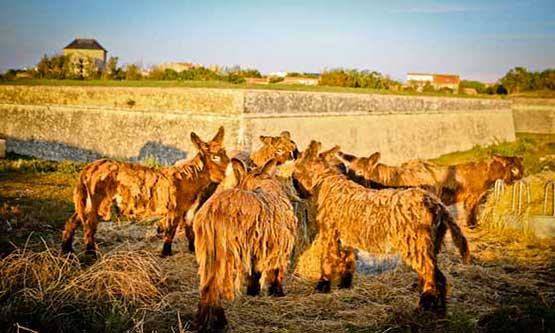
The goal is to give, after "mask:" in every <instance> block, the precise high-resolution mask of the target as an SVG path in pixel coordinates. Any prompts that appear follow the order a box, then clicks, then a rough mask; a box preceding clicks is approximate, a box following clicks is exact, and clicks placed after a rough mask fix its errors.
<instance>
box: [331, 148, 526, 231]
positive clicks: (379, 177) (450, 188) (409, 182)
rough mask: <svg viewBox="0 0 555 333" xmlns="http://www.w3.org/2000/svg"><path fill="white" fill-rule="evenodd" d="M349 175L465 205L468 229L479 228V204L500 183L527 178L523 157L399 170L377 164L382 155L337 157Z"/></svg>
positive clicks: (423, 164)
mask: <svg viewBox="0 0 555 333" xmlns="http://www.w3.org/2000/svg"><path fill="white" fill-rule="evenodd" d="M338 156H340V157H341V158H342V159H343V160H344V161H345V163H346V164H347V166H348V168H349V170H350V171H352V172H354V173H355V174H356V175H357V176H360V177H363V178H364V179H366V180H369V181H374V182H378V183H381V184H383V185H386V186H418V187H422V188H424V189H426V190H428V191H430V192H432V193H434V194H436V195H437V196H439V197H440V198H441V201H442V202H443V203H444V204H445V205H448V206H449V205H453V204H456V203H459V202H462V203H464V205H465V208H466V211H467V212H468V215H467V225H468V226H470V227H474V226H476V224H477V215H478V208H479V203H480V201H481V199H482V198H483V196H484V195H485V194H486V191H487V190H488V189H489V188H490V187H491V186H492V185H493V184H494V183H495V181H496V180H497V179H503V181H504V182H505V183H506V184H512V183H513V182H514V181H515V180H518V179H521V178H522V176H523V174H524V171H523V170H524V168H523V166H522V157H509V156H500V155H494V156H493V159H492V160H489V161H482V162H469V163H464V164H459V165H450V166H441V165H437V164H434V163H431V162H426V161H420V160H417V161H410V162H407V163H404V164H402V165H401V166H399V167H395V166H388V165H384V164H382V163H378V160H379V159H380V153H374V154H372V155H371V156H370V157H368V158H366V157H362V158H356V157H354V156H352V155H348V154H343V153H338Z"/></svg>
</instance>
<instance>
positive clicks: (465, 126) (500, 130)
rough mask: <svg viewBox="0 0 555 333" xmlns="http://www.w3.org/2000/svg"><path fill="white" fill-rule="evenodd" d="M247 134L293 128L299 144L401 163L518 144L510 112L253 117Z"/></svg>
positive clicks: (254, 143) (272, 132)
mask: <svg viewBox="0 0 555 333" xmlns="http://www.w3.org/2000/svg"><path fill="white" fill-rule="evenodd" d="M248 123H249V129H248V131H247V132H248V133H251V134H252V137H253V138H255V139H254V140H252V143H253V145H254V147H256V146H258V145H259V143H258V140H257V139H256V138H257V137H258V136H259V135H261V134H267V133H270V134H273V135H278V134H279V133H280V131H281V130H282V129H288V130H289V131H290V132H291V135H292V136H293V138H294V139H295V141H296V142H297V144H298V145H299V147H303V148H304V147H306V146H307V145H308V143H309V142H310V140H312V139H316V140H318V141H321V142H322V144H323V147H324V148H331V147H332V146H333V145H335V144H338V145H340V146H341V148H342V149H343V150H344V151H346V152H349V153H352V154H355V155H359V156H361V155H362V156H368V155H370V154H371V153H373V152H376V151H379V152H381V153H382V161H384V162H386V163H392V164H398V163H401V162H404V161H407V160H411V159H417V158H423V159H427V158H433V157H437V156H439V155H442V154H447V153H450V152H454V151H462V150H467V149H471V148H472V147H473V146H474V145H477V144H479V145H487V144H491V143H493V141H494V140H502V141H514V140H515V133H514V127H513V125H512V123H513V119H512V115H511V113H510V110H473V111H463V110H459V111H457V112H434V113H405V114H384V113H382V114H350V115H325V114H318V115H303V116H299V117H295V118H290V117H281V118H270V117H268V118H251V119H249V121H248Z"/></svg>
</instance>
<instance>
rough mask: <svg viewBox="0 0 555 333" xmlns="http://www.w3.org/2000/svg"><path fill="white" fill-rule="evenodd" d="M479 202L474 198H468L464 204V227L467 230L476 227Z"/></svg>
mask: <svg viewBox="0 0 555 333" xmlns="http://www.w3.org/2000/svg"><path fill="white" fill-rule="evenodd" d="M479 206H480V205H479V200H478V199H476V198H474V197H469V198H467V199H466V200H465V202H464V207H465V210H466V212H467V213H466V225H467V226H468V227H469V228H475V227H476V226H477V225H478V209H479Z"/></svg>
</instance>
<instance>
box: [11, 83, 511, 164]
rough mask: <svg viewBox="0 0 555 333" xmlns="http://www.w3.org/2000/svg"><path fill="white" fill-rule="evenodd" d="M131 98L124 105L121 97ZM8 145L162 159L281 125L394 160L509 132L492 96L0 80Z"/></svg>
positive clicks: (240, 144) (86, 155)
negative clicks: (196, 139)
mask: <svg viewBox="0 0 555 333" xmlns="http://www.w3.org/2000/svg"><path fill="white" fill-rule="evenodd" d="M128 100H133V101H135V104H134V105H132V106H130V105H128V103H127V101H128ZM0 114H1V115H2V116H1V118H0V135H2V136H5V137H7V139H8V141H7V149H8V151H14V152H18V153H22V154H29V155H35V156H39V157H44V158H49V159H65V158H68V159H81V160H83V159H85V160H91V159H95V158H99V157H100V156H107V157H116V158H124V159H131V160H135V159H137V158H139V159H140V158H145V157H147V156H148V155H153V156H156V157H157V159H158V160H159V161H162V162H165V163H170V162H173V161H174V160H176V159H179V158H182V157H183V156H184V155H185V154H186V153H187V152H190V151H191V150H192V147H191V144H190V140H189V133H190V132H191V131H195V132H197V134H199V135H200V136H201V137H202V138H204V139H209V138H210V137H211V136H212V135H214V133H216V130H217V128H218V126H220V125H224V126H225V128H226V145H227V147H229V150H231V149H237V148H240V149H247V150H251V149H255V148H256V147H258V146H259V141H258V139H257V138H258V136H259V135H262V134H264V135H278V134H279V133H280V132H281V131H282V130H289V131H290V132H291V133H292V135H293V138H294V140H296V141H297V142H298V144H299V146H300V148H301V149H303V148H304V147H305V146H306V145H307V144H308V142H310V140H311V139H317V140H320V141H322V142H323V144H324V146H325V147H326V146H331V145H333V144H339V145H341V146H342V147H343V149H344V150H345V151H348V152H351V153H354V154H360V155H368V154H370V153H372V152H373V151H377V150H379V151H381V152H382V156H383V160H384V161H386V162H388V163H400V162H403V161H406V160H409V159H414V158H431V157H435V156H438V155H441V154H444V153H448V152H452V151H457V150H465V149H469V148H471V147H472V146H474V145H476V144H488V143H491V142H492V141H493V140H502V141H512V140H514V139H515V136H514V124H513V117H512V113H511V109H510V102H508V101H503V100H492V99H469V98H443V97H441V98H440V97H408V96H394V95H385V96H384V95H362V94H360V95H359V94H334V93H304V92H276V91H262V90H261V91H254V90H253V91H250V90H223V89H222V90H219V89H187V88H119V87H118V88H110V87H38V86H33V87H14V86H0Z"/></svg>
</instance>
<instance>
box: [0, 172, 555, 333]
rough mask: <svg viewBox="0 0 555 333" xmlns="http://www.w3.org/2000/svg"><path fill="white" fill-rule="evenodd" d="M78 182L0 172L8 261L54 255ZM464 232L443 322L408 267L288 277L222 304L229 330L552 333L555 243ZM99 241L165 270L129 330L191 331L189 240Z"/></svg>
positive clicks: (130, 235) (133, 228)
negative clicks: (466, 253)
mask: <svg viewBox="0 0 555 333" xmlns="http://www.w3.org/2000/svg"><path fill="white" fill-rule="evenodd" d="M76 176H77V172H76V171H72V170H70V171H67V170H65V169H64V170H61V169H60V168H58V167H54V169H53V170H42V169H40V168H38V169H31V170H29V169H24V170H23V169H22V170H18V169H14V168H6V169H4V170H0V228H1V230H0V231H1V235H0V254H1V256H2V257H6V256H7V255H9V254H10V253H11V252H12V251H14V249H15V248H20V249H21V248H22V247H26V248H27V249H29V250H33V251H44V249H45V246H47V247H49V248H50V249H51V251H52V253H56V254H57V251H58V249H59V246H60V239H61V233H62V230H63V223H64V222H65V220H66V219H67V218H68V217H69V216H70V215H71V213H72V211H73V208H72V205H71V192H72V186H73V183H74V181H75V179H76ZM464 231H465V233H466V235H467V237H468V239H469V243H470V248H471V253H472V263H471V264H469V265H465V264H462V261H461V259H460V257H459V255H458V253H457V252H456V251H455V248H454V246H453V244H452V243H451V240H450V238H449V237H448V238H447V240H446V245H445V247H444V249H443V251H442V253H441V255H440V258H439V262H440V268H441V270H442V271H443V272H444V274H445V276H446V277H447V281H448V283H449V286H450V292H449V296H448V315H447V317H446V318H436V317H434V316H433V315H432V314H429V313H424V314H416V313H415V311H414V310H415V308H416V305H417V302H418V298H419V292H418V288H417V284H416V282H417V278H416V274H415V273H414V272H412V271H411V270H410V269H408V268H407V267H405V266H404V265H402V264H401V265H398V266H396V267H395V268H393V269H390V270H387V271H385V272H383V273H380V274H377V275H375V274H374V275H372V274H358V275H356V276H355V279H354V287H353V288H352V289H349V290H338V289H336V288H333V289H332V292H331V293H329V294H319V293H316V292H315V291H314V287H315V282H314V281H311V280H309V279H304V278H302V277H300V276H297V275H295V274H292V273H291V274H288V276H287V278H286V281H285V293H286V296H285V297H282V298H271V297H268V296H261V297H247V296H244V295H239V296H238V297H237V298H236V299H235V300H234V301H233V302H227V303H225V305H224V308H225V311H226V315H227V317H228V320H229V322H230V329H231V331H232V332H318V333H321V332H405V331H417V332H420V331H421V332H428V331H449V332H468V331H484V332H501V331H502V332H519V331H530V332H553V331H555V241H553V240H538V239H534V238H530V237H526V236H525V235H523V234H522V233H518V232H512V231H507V230H491V229H487V228H477V229H475V230H468V229H465V230H464ZM97 235H98V236H97V241H98V248H99V250H100V252H101V253H102V255H103V256H104V258H101V259H99V260H105V258H109V257H110V256H111V255H112V254H113V253H115V252H116V251H120V250H125V251H128V252H131V253H140V252H139V251H140V250H144V251H146V252H147V253H150V254H152V258H154V259H153V260H155V262H156V263H157V264H158V265H159V267H160V271H161V272H162V276H163V278H162V279H161V281H160V282H159V288H160V293H161V295H162V296H161V299H160V300H159V304H158V305H157V306H156V307H151V308H142V309H140V310H139V311H137V312H134V313H133V314H132V315H129V316H130V317H131V320H130V321H129V323H128V324H127V327H126V329H130V330H132V331H139V332H144V331H148V332H150V331H158V332H186V331H188V328H190V323H191V320H192V318H193V315H194V313H195V311H196V308H197V301H198V277H197V273H196V270H197V266H196V263H195V258H194V255H193V254H191V253H189V252H188V251H187V246H186V241H185V239H184V236H183V234H179V235H178V237H176V242H175V247H174V249H175V254H174V255H173V256H172V257H170V258H166V259H162V258H159V257H158V253H159V251H160V249H161V241H160V240H159V239H158V238H157V237H156V234H155V227H154V226H153V225H152V223H151V224H148V223H129V222H125V221H120V222H117V221H116V222H107V223H101V224H100V225H99V230H98V233H97ZM81 237H82V233H81V231H80V229H79V231H78V233H77V235H76V241H75V245H74V246H75V248H76V250H77V251H79V250H81V249H82V240H81ZM84 269H86V268H84ZM292 271H293V268H292ZM3 292H4V291H3ZM15 295H16V296H15V297H25V296H23V295H22V294H15ZM2 297H3V294H2V292H0V305H2V306H3V304H2V303H5V304H8V303H7V302H8V301H7V300H6V299H3V298H2ZM6 313H9V311H7V312H6V311H4V312H1V315H2V316H4V318H1V317H0V324H1V325H0V328H1V327H3V328H4V329H9V330H12V331H16V329H17V326H14V325H21V327H27V328H31V329H35V330H39V331H41V332H43V331H50V330H52V329H51V328H50V329H49V327H48V324H47V323H44V322H42V323H38V324H37V323H36V322H33V321H32V320H25V316H21V317H18V316H16V317H17V318H18V319H17V320H14V318H16V317H9V316H8V315H6ZM64 315H65V314H64ZM21 318H23V319H21ZM91 320H92V319H91ZM33 325H35V326H33ZM85 327H86V323H85ZM21 331H23V329H21ZM68 331H71V329H69V328H68ZM90 331H95V330H94V329H91V330H90Z"/></svg>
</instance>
